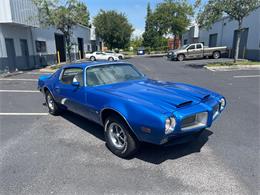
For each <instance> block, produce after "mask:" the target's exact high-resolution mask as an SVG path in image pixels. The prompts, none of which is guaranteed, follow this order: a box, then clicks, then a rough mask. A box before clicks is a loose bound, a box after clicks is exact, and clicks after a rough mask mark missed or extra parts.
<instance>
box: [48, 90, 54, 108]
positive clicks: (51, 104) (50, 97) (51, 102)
mask: <svg viewBox="0 0 260 195" xmlns="http://www.w3.org/2000/svg"><path fill="white" fill-rule="evenodd" d="M47 104H48V107H49V108H50V109H51V110H54V101H53V98H52V96H51V94H50V93H49V94H48V95H47Z"/></svg>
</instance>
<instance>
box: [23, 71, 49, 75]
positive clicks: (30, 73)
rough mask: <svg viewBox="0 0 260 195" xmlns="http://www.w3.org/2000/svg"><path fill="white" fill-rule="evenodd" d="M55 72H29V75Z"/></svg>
mask: <svg viewBox="0 0 260 195" xmlns="http://www.w3.org/2000/svg"><path fill="white" fill-rule="evenodd" d="M52 73H53V72H27V73H26V74H29V75H41V74H52Z"/></svg>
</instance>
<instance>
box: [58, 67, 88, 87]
mask: <svg viewBox="0 0 260 195" xmlns="http://www.w3.org/2000/svg"><path fill="white" fill-rule="evenodd" d="M61 82H62V83H64V84H67V85H71V84H72V82H79V83H80V86H83V69H82V68H66V69H64V71H63V73H62V76H61Z"/></svg>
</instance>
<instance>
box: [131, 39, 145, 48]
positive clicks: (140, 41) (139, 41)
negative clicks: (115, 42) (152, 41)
mask: <svg viewBox="0 0 260 195" xmlns="http://www.w3.org/2000/svg"><path fill="white" fill-rule="evenodd" d="M142 44H143V38H142V37H135V38H133V39H131V41H130V47H133V49H134V50H137V49H138V48H139V47H141V46H142Z"/></svg>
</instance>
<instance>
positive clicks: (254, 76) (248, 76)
mask: <svg viewBox="0 0 260 195" xmlns="http://www.w3.org/2000/svg"><path fill="white" fill-rule="evenodd" d="M233 77H234V78H257V77H260V75H238V76H233Z"/></svg>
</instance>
